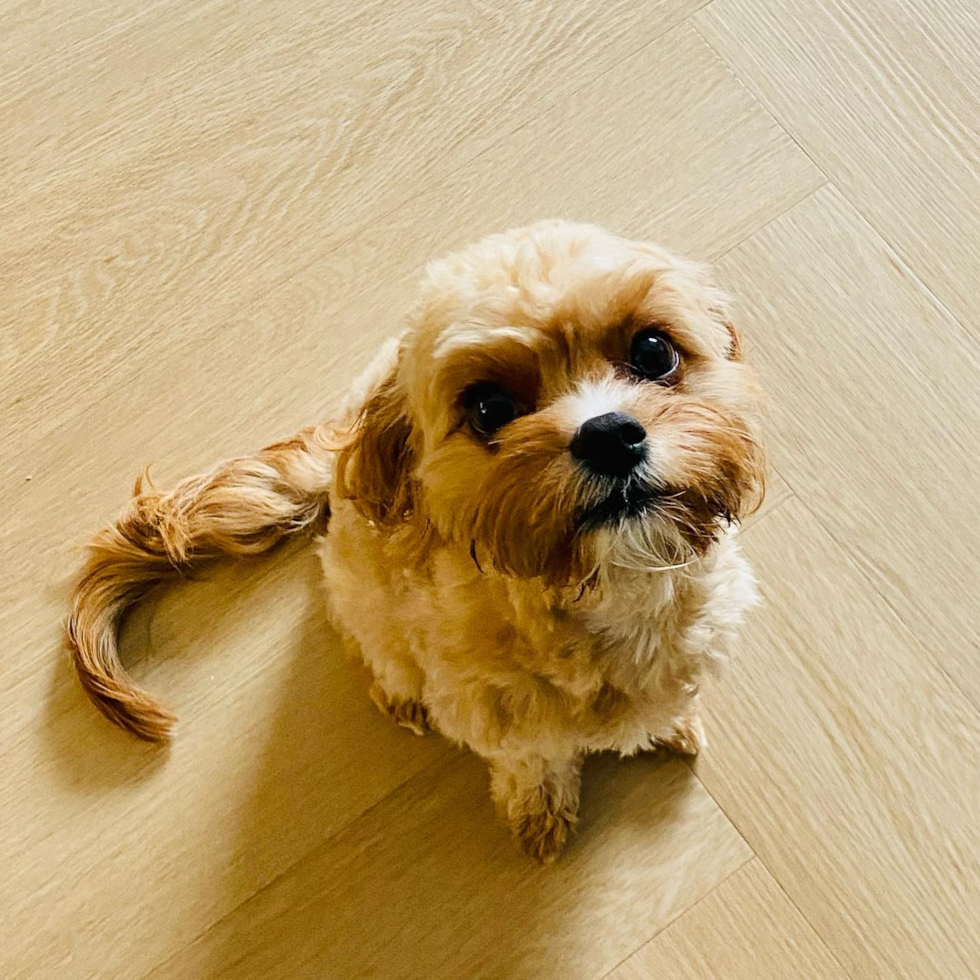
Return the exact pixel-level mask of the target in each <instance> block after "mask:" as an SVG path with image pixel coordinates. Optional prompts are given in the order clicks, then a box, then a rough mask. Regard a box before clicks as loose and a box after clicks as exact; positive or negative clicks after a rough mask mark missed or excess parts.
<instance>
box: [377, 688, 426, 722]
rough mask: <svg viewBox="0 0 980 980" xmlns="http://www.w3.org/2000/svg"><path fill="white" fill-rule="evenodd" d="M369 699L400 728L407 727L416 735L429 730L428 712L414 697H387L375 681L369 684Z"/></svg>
mask: <svg viewBox="0 0 980 980" xmlns="http://www.w3.org/2000/svg"><path fill="white" fill-rule="evenodd" d="M371 700H372V701H373V702H374V703H375V704H376V705H377V708H378V710H379V711H380V712H381V714H383V715H384V716H385V717H386V718H390V719H391V720H392V721H393V722H394V723H395V724H396V725H398V726H399V727H400V728H407V729H408V730H409V731H410V732H414V733H415V734H416V735H424V734H425V733H426V732H427V731H429V728H430V725H429V712H428V711H427V710H426V708H425V705H424V704H422V702H421V701H418V700H416V699H415V698H393V697H389V696H388V694H387V692H386V691H385V690H384V688H382V687H381V685H380V684H379V683H378V682H377V681H375V682H374V684H373V685H372V686H371Z"/></svg>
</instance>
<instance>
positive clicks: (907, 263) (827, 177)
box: [685, 0, 977, 341]
mask: <svg viewBox="0 0 980 980" xmlns="http://www.w3.org/2000/svg"><path fill="white" fill-rule="evenodd" d="M711 3H714V0H711ZM710 5H711V4H710V3H709V4H708V5H707V6H710ZM705 9H706V8H705V7H701V8H700V9H699V10H696V11H695V12H694V13H692V14H691V15H690V16H689V18H688V19H689V20H690V22H691V27H692V28H693V29H694V30H695V31H696V32H697V34H698V37H700V38H701V40H702V41H704V43H705V44H706V45H707V46H708V48H710V50H711V52H712V54H713V55H714V56H715V57H716V58H717V59H718V60H719V61H720V62H721V63H722V64H723V65H724V66H725V69H726V71H728V73H729V74H730V75H731V77H732V78H733V79H734V81H735V82H736V83H737V84H738V85H739V87H740V88H742V89H743V90H744V91H745V93H746V94H747V95H748V96H749V98H751V99H752V101H753V102H754V103H755V104H756V105H758V106H759V108H760V109H761V110H762V111H763V112H764V113H765V114H766V115H767V116H768V117H769V118H770V119H771V120H772V121H773V123H774V124H775V125H776V126H778V127H779V129H780V131H781V132H783V133H785V134H786V136H787V138H788V139H790V140H792V142H793V144H794V145H795V146H796V147H797V148H798V149H799V151H800V152H801V153H802V154H803V155H804V156H805V157H806V158H807V159H808V160H809V161H810V163H812V164H813V166H814V167H815V168H816V169H817V170H819V171H820V173H822V174H823V175H824V184H823V185H821V187H823V186H826V185H827V184H829V185H830V186H831V187H833V188H834V190H835V191H836V192H837V193H838V194H839V195H840V196H841V199H842V200H843V201H845V202H846V203H847V205H848V207H850V209H851V210H852V211H853V212H854V213H855V214H856V215H857V216H858V217H859V218H860V219H861V221H862V222H863V223H864V224H865V225H867V227H868V229H869V230H870V231H871V232H873V233H874V235H875V237H876V238H877V239H878V240H879V241H881V242H882V243H883V244H884V245H885V246H886V247H887V249H888V251H889V252H890V253H891V255H892V257H893V258H895V259H897V260H898V261H899V263H900V264H901V266H902V268H903V271H904V272H905V273H906V274H907V275H908V276H909V277H910V278H911V279H913V280H914V281H915V283H916V284H917V285H919V286H920V287H921V288H922V291H923V292H924V293H925V294H926V295H927V296H928V297H929V298H930V299H931V300H932V301H933V302H934V303H935V304H936V306H937V307H938V308H939V309H940V310H942V311H943V313H945V314H946V315H947V316H948V317H950V319H952V320H953V321H954V322H955V323H956V325H957V326H958V327H959V328H960V330H961V331H962V332H963V333H964V334H965V335H966V336H967V337H969V338H970V340H971V341H975V340H976V339H977V337H976V334H974V333H972V332H971V331H970V330H969V329H968V328H967V327H966V325H965V324H964V323H962V321H961V320H960V318H959V317H958V316H956V315H955V314H954V313H952V312H951V311H950V309H949V308H948V307H947V306H946V304H945V303H944V302H943V301H942V300H941V299H940V298H939V297H938V296H937V295H936V294H935V292H933V290H932V289H931V288H930V287H929V285H928V284H927V283H926V282H925V281H923V279H922V278H921V277H920V276H919V275H918V274H917V273H916V272H915V269H914V267H913V266H912V263H911V260H910V259H907V258H906V257H905V256H904V255H903V254H902V253H901V252H900V251H899V250H898V247H897V246H895V245H892V244H891V242H889V241H888V239H887V238H886V237H885V236H884V234H883V233H882V232H880V231H879V230H878V228H876V227H875V225H874V222H873V221H872V220H871V219H870V218H869V217H868V215H866V214H865V213H864V211H863V210H862V209H861V208H860V207H859V206H858V205H857V204H855V202H854V201H852V200H851V198H850V197H849V196H848V195H847V194H846V193H845V191H844V190H843V189H842V188H841V187H840V185H839V184H838V183H837V181H836V178H835V177H834V175H833V174H831V173H830V172H829V171H828V170H827V169H826V168H825V167H824V166H823V165H822V164H821V163H820V162H819V161H818V160H817V159H816V158H815V157H814V156H813V153H812V152H811V150H810V149H809V148H808V147H807V146H806V144H805V141H804V139H803V137H802V135H801V136H797V134H796V133H795V132H794V131H793V129H792V128H791V127H790V126H789V125H788V124H787V123H785V122H784V121H783V120H782V119H781V118H780V117H779V116H778V115H777V114H776V112H775V111H774V110H772V109H770V107H769V106H768V104H767V103H766V102H764V101H763V100H762V99H760V98H759V96H758V95H756V93H755V92H754V91H753V90H752V88H751V87H750V86H749V85H748V84H747V83H746V82H745V81H744V80H743V78H742V76H741V75H739V74H738V72H737V71H736V70H735V69H734V68H733V67H732V65H731V64H730V63H729V62H728V61H727V60H726V59H725V57H724V56H723V55H722V54H721V52H719V51H718V49H717V48H716V47H715V46H714V45H713V44H712V43H711V42H710V41H709V40H708V39H707V38H706V37H705V35H704V34H702V33H701V31H700V30H698V26H697V23H696V22H695V21H696V18H697V17H698V15H699V14H700V13H702V11H704V10H705ZM685 23H686V22H685ZM817 190H820V188H815V190H814V191H813V192H812V193H816V191H817ZM806 196H809V195H806ZM806 196H804V197H803V198H801V201H802V200H806ZM799 203H800V201H797V202H796V204H799ZM796 204H794V205H792V207H795V206H796ZM786 210H787V211H788V210H790V209H789V208H787V209H786ZM783 213H785V212H783ZM778 217H779V216H778V215H777V218H778ZM775 220H776V218H773V219H772V221H775ZM767 223H771V222H767ZM758 230H759V231H761V230H762V229H761V228H760V229H758ZM755 234H756V232H755V231H753V232H751V233H750V234H748V235H746V236H745V237H744V238H743V239H742V240H741V241H739V242H737V243H736V244H735V245H733V246H732V247H731V248H729V249H726V250H725V253H723V254H727V253H728V252H730V251H732V250H733V249H735V248H738V246H739V245H741V244H742V243H743V242H745V241H747V240H748V239H749V238H751V237H752V236H753V235H755Z"/></svg>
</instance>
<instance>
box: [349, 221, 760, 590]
mask: <svg viewBox="0 0 980 980" xmlns="http://www.w3.org/2000/svg"><path fill="white" fill-rule="evenodd" d="M757 399H758V393H757V389H756V387H755V384H754V382H753V379H752V375H751V373H750V372H749V371H748V369H747V368H746V367H745V365H743V364H742V363H741V352H740V349H739V342H738V338H737V335H736V334H735V332H734V329H733V328H732V327H731V325H730V324H729V323H728V322H727V319H726V314H725V297H724V296H723V295H722V294H721V293H720V292H719V291H718V290H716V289H715V288H714V287H713V286H712V285H711V284H710V283H709V281H708V280H707V278H706V275H705V272H704V270H703V269H702V268H701V267H699V266H696V265H693V264H691V263H689V262H685V261H683V260H680V259H677V258H675V257H673V256H671V255H668V254H667V253H665V252H663V251H662V250H660V249H658V248H655V247H653V246H650V245H644V244H640V243H636V242H631V241H626V240H624V239H621V238H617V237H615V236H613V235H610V234H608V233H606V232H604V231H602V230H600V229H598V228H594V227H591V226H583V225H575V224H570V223H565V222H548V223H542V224H538V225H534V226H532V227H530V228H526V229H522V230H519V231H515V232H511V233H508V234H506V235H497V236H492V237H490V238H487V239H485V240H484V241H482V242H479V243H477V244H476V245H474V246H471V247H470V248H468V249H466V250H465V251H463V252H461V253H459V254H457V255H454V256H451V257H449V258H447V259H444V260H442V261H440V262H436V263H434V264H433V265H432V266H431V267H430V268H429V270H428V276H427V279H426V282H425V284H424V287H423V294H422V299H421V302H420V304H419V307H418V310H417V311H416V314H415V316H414V321H413V324H412V326H411V327H410V329H409V330H408V331H407V333H406V334H405V335H404V337H403V339H402V342H401V347H400V351H399V355H398V359H397V363H396V364H395V366H394V368H393V370H392V372H391V374H390V376H389V377H388V378H387V379H386V380H385V381H384V383H383V384H382V385H381V387H380V388H379V389H378V390H377V391H376V392H375V393H374V394H373V396H372V397H371V398H369V400H368V402H367V403H366V404H365V406H364V410H363V411H362V413H361V416H360V419H359V421H358V423H357V425H356V427H355V430H354V432H353V438H352V440H351V442H350V443H349V444H348V446H347V447H346V448H345V450H344V451H343V452H342V453H341V454H340V458H339V462H338V484H339V487H340V490H341V493H342V494H343V495H345V496H349V497H352V498H353V499H354V500H355V502H357V504H358V506H359V507H360V508H361V510H362V512H363V513H364V514H365V516H367V517H369V518H370V519H372V520H374V521H375V522H376V523H379V524H400V523H405V522H406V521H408V522H414V523H415V524H416V525H417V526H420V527H421V526H422V525H425V526H428V527H429V528H430V530H431V529H434V530H435V532H436V533H437V534H438V535H439V536H440V537H441V538H442V539H443V540H447V541H452V542H455V543H457V544H459V545H461V546H464V547H468V548H470V550H471V552H472V554H473V556H474V559H475V560H476V561H477V563H478V564H480V565H481V567H483V566H484V565H487V566H492V567H494V568H496V569H498V570H500V571H503V572H506V573H509V574H512V575H516V576H519V577H522V578H530V577H538V576H540V577H543V578H544V579H545V580H546V581H548V582H549V583H552V584H574V583H580V582H584V581H586V580H587V579H588V578H589V576H590V575H591V574H592V573H593V572H594V571H595V570H596V569H597V568H598V567H600V565H601V564H602V563H603V562H611V563H614V564H621V565H627V566H635V567H663V566H665V565H672V564H677V563H682V562H684V561H686V560H689V559H690V558H691V557H693V556H695V555H697V554H699V553H701V552H702V551H703V550H704V548H705V547H707V545H708V544H709V543H710V542H711V541H712V540H714V539H715V537H716V536H717V535H718V534H719V533H720V532H721V530H722V529H723V527H724V526H725V525H726V524H727V523H728V522H730V521H732V520H735V519H738V518H739V517H740V516H742V515H744V514H745V513H746V511H747V510H748V509H749V508H751V507H753V506H755V505H756V504H757V503H758V501H759V499H760V497H761V493H762V485H763V477H764V468H763V457H762V452H761V450H760V447H759V442H758V437H757V431H756V427H757Z"/></svg>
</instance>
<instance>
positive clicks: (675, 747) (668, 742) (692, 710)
mask: <svg viewBox="0 0 980 980" xmlns="http://www.w3.org/2000/svg"><path fill="white" fill-rule="evenodd" d="M650 742H651V743H652V745H653V747H654V748H658V747H662V748H665V749H668V750H669V751H671V752H676V753H677V754H678V755H689V756H695V755H697V754H698V753H699V752H701V750H702V749H705V748H707V747H708V739H707V737H706V736H705V734H704V725H702V724H701V713H700V711H699V705H698V701H697V699H696V698H695V699H694V700H692V701H691V703H690V705H689V707H688V710H687V711H685V712H683V713H682V714H680V715H678V716H677V717H676V718H674V719H673V720H672V721H671V723H670V725H669V727H668V728H667V729H666V730H665V731H663V732H657V733H655V734H652V735H651V736H650Z"/></svg>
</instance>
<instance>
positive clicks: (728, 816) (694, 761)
mask: <svg viewBox="0 0 980 980" xmlns="http://www.w3.org/2000/svg"><path fill="white" fill-rule="evenodd" d="M684 762H685V763H686V765H687V766H688V767H689V768H690V770H691V772H692V773H693V774H694V778H695V779H696V780H697V781H698V782H699V783H700V784H701V788H702V789H703V790H704V791H705V793H707V794H708V796H709V797H711V799H712V800H713V801H714V804H715V806H716V807H718V809H719V810H720V811H721V812H722V813H723V814H724V815H725V818H726V819H727V820H728V822H729V823H730V824H731V825H732V827H733V828H734V830H735V832H736V833H737V834H738V835H739V837H741V838H742V840H743V841H744V842H745V846H746V847H747V848H748V849H749V850H750V851H751V852H752V854H753V857H754V858H755V860H757V861H758V862H759V864H760V865H761V866H762V867H763V869H764V870H765V872H766V874H767V875H769V877H770V878H772V880H773V881H774V882H775V883H776V887H777V888H778V889H779V890H780V891H781V892H782V893H783V895H784V896H785V897H786V901H787V902H789V904H790V905H791V906H792V907H793V908H794V909H795V910H796V913H797V915H799V917H800V919H801V920H802V921H803V922H805V923H806V925H807V928H808V929H809V930H810V931H811V932H812V933H813V935H814V937H815V938H816V940H817V941H818V942H819V943H820V945H821V946H823V948H824V950H825V951H826V952H827V955H828V956H829V957H830V958H831V959H832V960H833V961H834V963H835V964H837V967H838V969H839V970H840V972H841V975H842V976H844V977H846V978H847V980H856V978H855V977H854V976H853V975H852V974H851V972H850V971H849V970H846V969H845V968H844V964H843V963H842V962H841V961H840V959H839V958H838V956H837V954H836V953H835V952H834V950H833V949H832V948H831V946H830V944H829V943H828V942H827V940H826V939H825V938H824V936H823V934H822V933H820V932H819V931H818V930H817V928H816V927H815V926H814V924H813V923H812V922H811V921H810V919H809V917H808V916H806V915H804V913H803V910H802V909H801V908H800V907H799V905H797V904H796V901H795V900H794V899H793V896H792V895H790V893H789V892H788V891H787V890H786V888H785V886H784V885H783V883H782V881H780V879H779V878H778V877H777V875H776V874H775V873H774V872H773V870H772V868H770V867H769V865H768V864H767V863H766V861H765V859H764V858H763V857H762V855H761V854H760V853H759V852H758V851H757V850H756V849H755V848H754V847H753V846H752V842H751V841H750V840H749V839H748V837H746V835H745V833H744V832H743V831H742V828H741V827H739V825H738V823H737V822H736V821H735V819H734V818H733V817H732V815H731V814H730V813H729V812H728V811H727V810H726V809H725V808H724V807H723V806H722V805H721V804H720V803H719V802H718V799H717V797H716V796H715V794H714V793H712V792H711V790H710V789H709V787H708V786H707V785H706V784H705V781H704V779H703V778H702V777H701V774H700V773H699V772H698V770H697V759H685V760H684ZM750 860H751V859H750ZM746 864H748V862H746ZM743 867H744V865H743ZM729 877H730V876H729ZM692 907H693V906H692ZM675 921H676V920H675ZM603 980H605V978H603ZM858 980H859V978H858Z"/></svg>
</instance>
